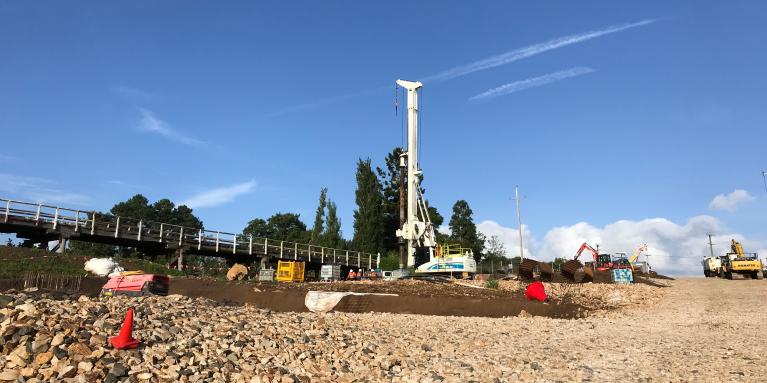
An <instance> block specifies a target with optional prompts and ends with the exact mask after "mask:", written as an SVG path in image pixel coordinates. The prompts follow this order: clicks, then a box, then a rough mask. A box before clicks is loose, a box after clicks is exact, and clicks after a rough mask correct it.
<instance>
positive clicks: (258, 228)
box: [242, 218, 272, 238]
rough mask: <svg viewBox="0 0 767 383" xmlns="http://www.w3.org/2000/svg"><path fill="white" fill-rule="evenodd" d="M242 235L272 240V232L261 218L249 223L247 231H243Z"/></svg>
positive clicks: (246, 227)
mask: <svg viewBox="0 0 767 383" xmlns="http://www.w3.org/2000/svg"><path fill="white" fill-rule="evenodd" d="M242 235H244V236H249V235H252V236H253V237H259V238H271V237H272V232H271V229H270V227H269V225H268V224H267V223H266V221H264V220H263V219H261V218H255V219H253V220H251V221H250V222H248V226H245V229H243V230H242Z"/></svg>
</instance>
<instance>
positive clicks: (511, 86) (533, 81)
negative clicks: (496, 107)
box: [469, 67, 594, 101]
mask: <svg viewBox="0 0 767 383" xmlns="http://www.w3.org/2000/svg"><path fill="white" fill-rule="evenodd" d="M592 72H594V70H593V69H591V68H583V67H578V68H570V69H566V70H563V71H559V72H555V73H549V74H545V75H543V76H538V77H533V78H528V79H526V80H520V81H514V82H511V83H508V84H504V85H501V86H499V87H496V88H492V89H490V90H487V91H485V92H482V93H480V94H478V95H476V96H472V97H470V98H469V101H481V100H486V99H490V98H495V97H498V96H504V95H507V94H511V93H514V92H519V91H521V90H525V89H530V88H536V87H539V86H543V85H546V84H549V83H552V82H556V81H561V80H564V79H567V78H570V77H576V76H581V75H584V74H587V73H592Z"/></svg>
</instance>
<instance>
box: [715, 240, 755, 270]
mask: <svg viewBox="0 0 767 383" xmlns="http://www.w3.org/2000/svg"><path fill="white" fill-rule="evenodd" d="M730 250H732V251H731V252H729V253H727V255H723V256H722V257H720V259H721V260H722V267H721V269H719V270H720V271H719V275H720V276H721V277H725V278H727V279H735V277H738V278H745V277H747V276H748V277H751V278H753V279H762V278H764V272H763V271H762V262H761V261H760V260H759V254H757V253H745V252H743V245H741V244H740V242H738V241H736V240H734V239H733V240H732V241H731V245H730Z"/></svg>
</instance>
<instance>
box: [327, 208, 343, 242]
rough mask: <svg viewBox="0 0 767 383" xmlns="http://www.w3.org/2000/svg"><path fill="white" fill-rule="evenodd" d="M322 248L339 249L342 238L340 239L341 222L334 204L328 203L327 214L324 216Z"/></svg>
mask: <svg viewBox="0 0 767 383" xmlns="http://www.w3.org/2000/svg"><path fill="white" fill-rule="evenodd" d="M322 244H323V246H327V247H332V248H341V247H342V246H343V238H342V237H341V220H340V219H339V218H338V213H337V212H336V203H335V202H333V201H328V212H327V215H326V216H325V232H324V233H322Z"/></svg>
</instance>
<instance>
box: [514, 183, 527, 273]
mask: <svg viewBox="0 0 767 383" xmlns="http://www.w3.org/2000/svg"><path fill="white" fill-rule="evenodd" d="M514 194H515V195H516V197H517V198H516V199H517V226H518V227H519V260H520V262H521V261H523V260H524V259H525V247H524V245H523V239H522V215H521V214H520V211H519V185H517V186H515V187H514Z"/></svg>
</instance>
